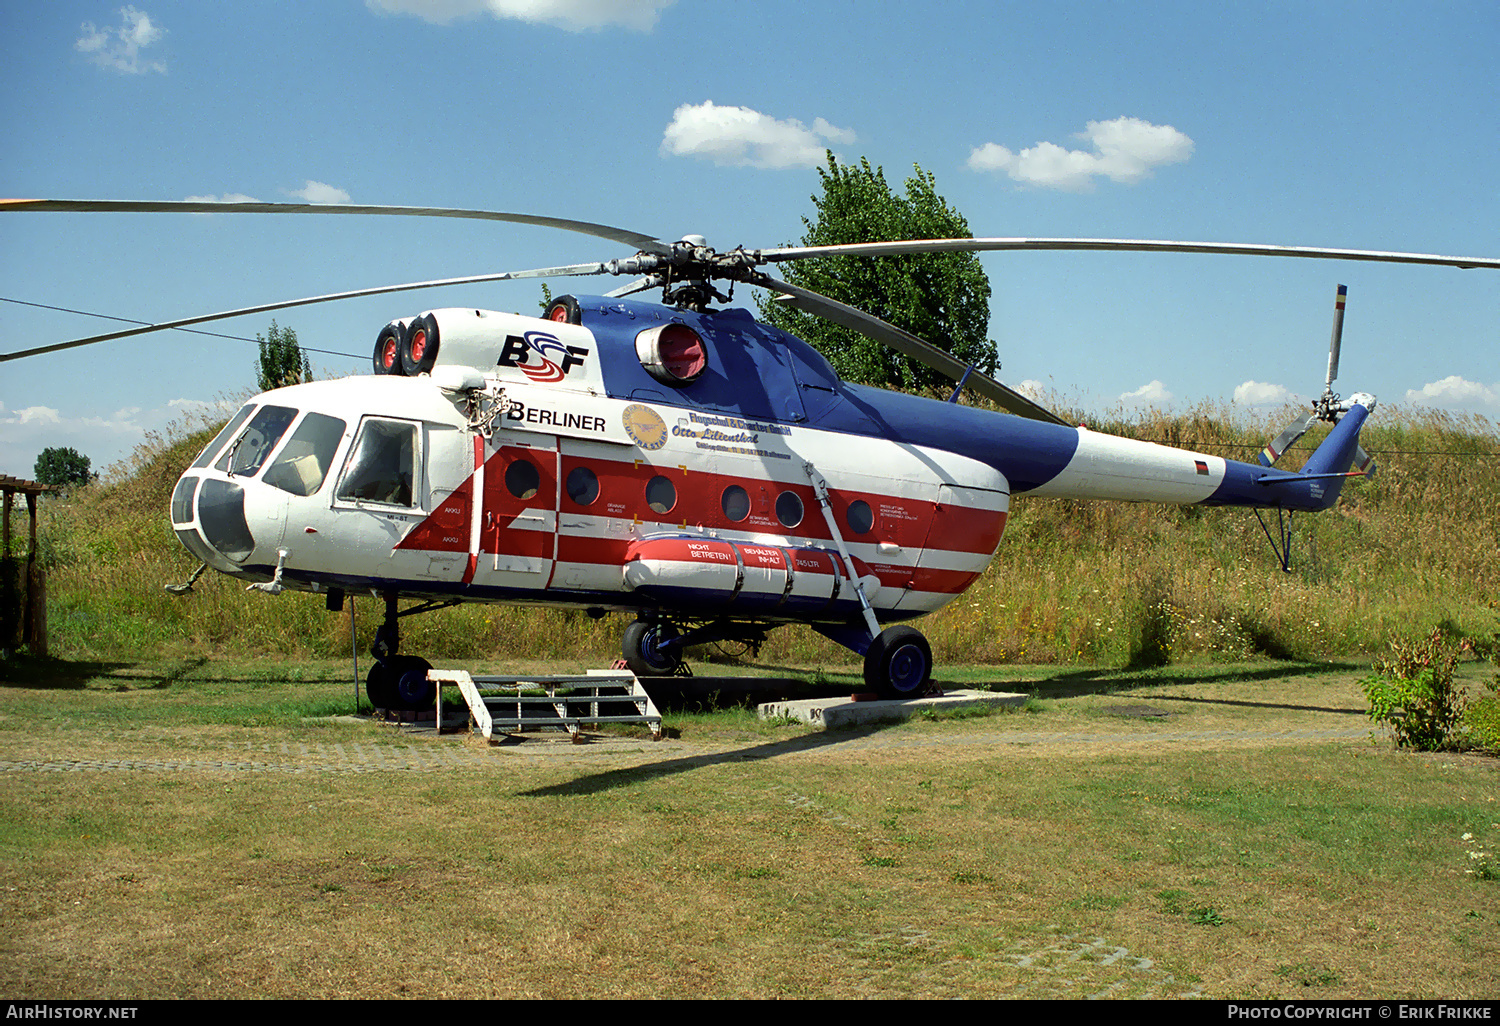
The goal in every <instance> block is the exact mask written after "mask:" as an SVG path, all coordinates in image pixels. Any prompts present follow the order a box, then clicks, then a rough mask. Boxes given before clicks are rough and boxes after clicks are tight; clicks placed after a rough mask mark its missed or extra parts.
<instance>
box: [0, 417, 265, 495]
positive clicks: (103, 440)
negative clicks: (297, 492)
mask: <svg viewBox="0 0 1500 1026" xmlns="http://www.w3.org/2000/svg"><path fill="white" fill-rule="evenodd" d="M237 405H239V404H238V403H237V402H233V401H228V400H219V401H204V400H199V399H173V400H171V401H170V402H169V403H167V405H166V406H163V407H160V408H158V409H154V410H143V409H141V408H140V407H138V406H127V407H124V408H122V409H119V410H115V411H114V412H113V413H109V414H104V415H98V414H90V415H84V416H74V415H72V414H70V413H67V412H65V411H62V410H55V409H53V408H51V407H50V406H28V407H26V408H24V409H20V410H9V409H7V408H6V407H5V406H4V404H0V474H9V475H11V476H13V477H20V478H30V477H31V476H32V474H33V473H34V472H35V469H36V458H37V457H38V456H39V455H41V452H42V450H43V449H48V448H71V449H76V450H78V451H79V452H80V453H82V454H83V455H85V456H87V457H88V458H89V461H90V463H91V464H92V467H93V469H94V471H96V472H101V471H104V470H106V469H108V468H109V467H110V466H111V465H112V464H114V463H118V462H120V461H121V460H123V459H125V458H126V457H128V456H129V455H130V453H131V452H132V451H133V450H134V449H135V447H136V446H137V445H139V444H141V442H143V441H144V440H145V438H146V433H147V432H151V431H155V432H163V433H165V432H169V431H171V430H172V426H173V425H174V424H177V425H180V426H183V427H186V428H187V429H188V430H196V429H197V428H198V427H201V426H204V425H206V424H208V423H211V422H213V421H214V420H219V419H222V418H224V417H227V416H228V415H229V413H230V412H231V411H232V410H233V408H234V407H235V406H237Z"/></svg>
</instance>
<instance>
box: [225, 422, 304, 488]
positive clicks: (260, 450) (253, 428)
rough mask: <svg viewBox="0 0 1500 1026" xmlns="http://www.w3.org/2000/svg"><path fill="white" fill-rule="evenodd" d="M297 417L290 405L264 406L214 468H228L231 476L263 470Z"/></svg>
mask: <svg viewBox="0 0 1500 1026" xmlns="http://www.w3.org/2000/svg"><path fill="white" fill-rule="evenodd" d="M296 419H297V411H296V410H294V409H292V408H291V407H290V406H262V407H261V408H260V409H259V410H257V411H256V412H255V416H254V417H252V418H251V420H250V424H249V426H248V427H246V428H245V430H244V431H243V432H242V433H241V434H240V436H239V437H238V438H236V439H235V440H234V444H233V445H231V446H230V447H229V448H228V449H227V450H226V451H225V453H224V455H223V456H220V457H219V462H217V463H215V464H214V469H216V470H222V471H225V472H226V473H228V474H229V476H231V477H250V476H251V475H253V474H254V473H255V472H256V471H258V470H260V468H261V465H262V464H263V463H265V462H266V457H267V456H269V455H271V450H272V449H274V448H276V443H277V442H279V441H281V436H282V435H284V434H286V429H287V428H288V427H290V426H291V424H292V421H294V420H296Z"/></svg>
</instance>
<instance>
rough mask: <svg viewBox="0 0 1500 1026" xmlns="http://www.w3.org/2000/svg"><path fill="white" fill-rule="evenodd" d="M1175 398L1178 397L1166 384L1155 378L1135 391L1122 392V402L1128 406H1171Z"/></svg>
mask: <svg viewBox="0 0 1500 1026" xmlns="http://www.w3.org/2000/svg"><path fill="white" fill-rule="evenodd" d="M1175 398H1177V397H1176V396H1174V395H1173V394H1172V393H1171V392H1169V391H1167V386H1166V385H1163V384H1162V383H1161V382H1160V381H1157V380H1156V379H1154V378H1153V379H1152V380H1151V382H1150V383H1149V384H1145V385H1142V386H1141V387H1140V388H1138V389H1136V390H1135V391H1134V392H1125V393H1122V394H1121V395H1120V402H1122V403H1125V404H1126V405H1127V406H1170V405H1171V404H1172V400H1173V399H1175Z"/></svg>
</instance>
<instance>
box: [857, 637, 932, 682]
mask: <svg viewBox="0 0 1500 1026" xmlns="http://www.w3.org/2000/svg"><path fill="white" fill-rule="evenodd" d="M931 682H932V646H931V645H929V644H928V643H927V639H926V638H924V637H923V636H922V632H921V631H919V630H916V629H915V628H912V627H887V628H886V629H885V630H883V631H881V632H880V635H879V636H878V637H877V638H876V639H875V641H874V642H873V643H872V644H871V645H870V650H869V651H868V652H867V653H865V684H866V685H868V686H869V688H870V690H872V691H874V692H875V693H876V694H878V695H879V696H880V697H881V698H896V699H901V698H921V697H922V696H923V695H925V694H926V693H927V687H928V685H929V684H930V683H931Z"/></svg>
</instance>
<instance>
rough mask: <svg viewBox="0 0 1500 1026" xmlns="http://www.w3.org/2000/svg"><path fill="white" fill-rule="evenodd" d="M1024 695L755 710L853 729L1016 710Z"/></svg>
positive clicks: (827, 702) (844, 701)
mask: <svg viewBox="0 0 1500 1026" xmlns="http://www.w3.org/2000/svg"><path fill="white" fill-rule="evenodd" d="M1026 698H1027V696H1026V695H1018V694H1012V693H1008V692H1004V691H949V692H947V693H945V694H942V695H937V696H933V697H929V698H912V699H907V700H905V701H894V700H886V699H877V698H870V699H867V700H858V701H856V700H855V699H853V698H811V699H799V700H797V701H790V702H767V703H766V704H764V705H760V706H757V707H756V711H757V713H758V714H759V716H760V718H761V719H763V720H773V719H778V718H781V717H788V718H791V719H794V720H801V721H802V722H803V723H808V724H811V725H812V726H814V727H822V728H823V729H824V730H837V729H839V728H841V727H854V726H858V725H859V724H861V723H897V722H900V721H901V720H909V719H911V718H912V717H913V716H915V715H916V714H917V713H920V712H922V711H923V710H925V709H934V710H939V711H944V710H953V709H963V708H968V707H972V706H992V707H1003V708H1006V709H1019V708H1020V707H1021V706H1022V705H1024V704H1025V703H1026Z"/></svg>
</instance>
